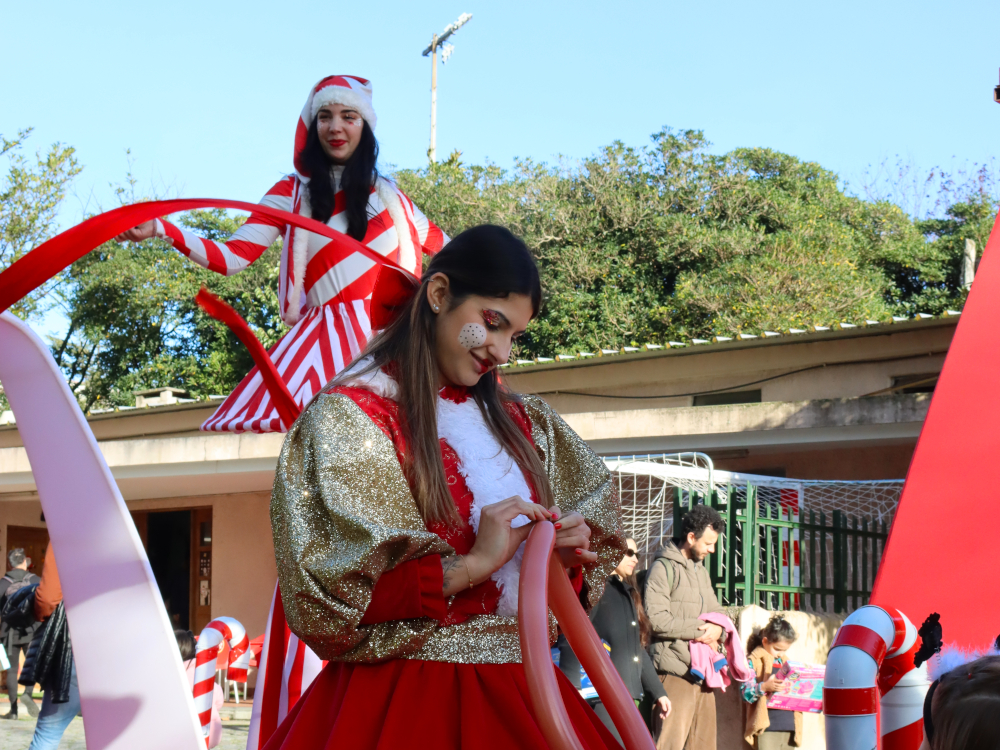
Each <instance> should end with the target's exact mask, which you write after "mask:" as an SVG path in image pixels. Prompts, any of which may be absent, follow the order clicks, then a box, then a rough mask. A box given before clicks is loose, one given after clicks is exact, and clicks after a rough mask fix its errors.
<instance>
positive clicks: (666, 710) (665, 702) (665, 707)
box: [656, 695, 671, 721]
mask: <svg viewBox="0 0 1000 750" xmlns="http://www.w3.org/2000/svg"><path fill="white" fill-rule="evenodd" d="M656 705H657V706H658V707H659V709H660V720H661V721H662V720H663V719H665V718H667V717H668V716H670V709H671V705H670V699H669V698H668V697H667V696H665V695H664V696H663V697H662V698H657V699H656Z"/></svg>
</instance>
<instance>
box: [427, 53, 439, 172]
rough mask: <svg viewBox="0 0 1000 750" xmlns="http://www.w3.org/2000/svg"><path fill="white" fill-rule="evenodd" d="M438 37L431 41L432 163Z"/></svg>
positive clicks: (433, 156) (433, 157) (431, 156)
mask: <svg viewBox="0 0 1000 750" xmlns="http://www.w3.org/2000/svg"><path fill="white" fill-rule="evenodd" d="M437 48H438V37H437V34H435V35H434V39H433V40H432V41H431V50H432V51H431V146H430V148H428V149H427V156H428V158H429V159H430V160H431V161H432V162H436V161H437V95H438V94H437V85H438V84H437V81H438V53H437Z"/></svg>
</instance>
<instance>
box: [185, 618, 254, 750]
mask: <svg viewBox="0 0 1000 750" xmlns="http://www.w3.org/2000/svg"><path fill="white" fill-rule="evenodd" d="M223 641H226V642H227V643H229V679H230V680H235V681H236V682H242V681H244V680H246V678H247V666H248V665H249V664H250V657H251V655H252V654H251V651H250V638H249V637H247V631H246V629H245V628H244V627H243V626H242V625H240V623H239V622H238V621H236V620H234V619H233V618H232V617H216V618H215V619H214V620H212V621H211V622H210V623H208V625H206V626H205V629H204V630H202V631H201V635H200V636H198V645H197V647H196V648H195V668H194V705H195V710H196V711H197V712H198V719H199V721H200V722H201V731H202V734H203V735H204V737H205V746H206V747H207V746H208V735H209V730H210V727H211V723H212V700H213V690H214V685H215V665H216V662H218V659H219V648H220V647H221V646H222V642H223Z"/></svg>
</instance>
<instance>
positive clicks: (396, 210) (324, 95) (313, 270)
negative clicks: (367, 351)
mask: <svg viewBox="0 0 1000 750" xmlns="http://www.w3.org/2000/svg"><path fill="white" fill-rule="evenodd" d="M375 123H376V117H375V110H374V109H373V107H372V85H371V83H370V82H369V81H367V80H365V79H364V78H358V77H357V76H348V75H338V76H328V77H327V78H324V79H323V80H322V81H320V82H319V83H317V84H316V85H315V86H314V87H313V88H312V89H311V90H310V91H309V97H308V99H307V100H306V104H305V107H303V109H302V114H301V116H300V117H299V121H298V124H297V127H296V130H295V157H294V164H295V172H294V173H293V174H290V175H288V176H287V177H285V178H284V179H282V180H281V181H279V182H278V183H277V184H276V185H275V186H274V187H272V188H271V189H270V190H268V191H267V195H265V196H264V198H263V199H262V200H261V203H262V204H263V205H265V206H272V207H274V208H278V209H281V210H284V211H291V212H293V213H296V214H299V215H302V216H307V217H311V218H314V219H317V220H319V221H322V222H325V223H326V224H328V225H329V226H330V227H331V228H333V229H336V230H337V231H338V232H343V233H344V234H347V235H349V236H351V237H353V238H354V239H356V240H359V241H360V242H363V243H364V244H366V245H367V246H368V247H370V248H372V249H373V250H375V251H376V252H378V253H380V254H381V255H384V256H386V257H387V258H390V259H391V260H393V261H395V262H396V263H398V264H399V265H400V266H402V267H403V268H405V269H406V270H408V271H410V272H411V273H416V274H417V275H418V276H419V275H420V267H421V259H420V256H421V253H427V254H433V253H436V252H437V251H438V250H440V249H441V247H442V245H443V244H444V243H445V242H447V239H448V238H447V237H445V235H444V234H443V233H442V232H441V230H440V229H438V228H437V227H436V226H435V225H434V224H433V223H431V222H430V221H428V219H427V217H426V216H424V214H423V213H422V212H421V211H420V209H419V208H417V207H416V206H415V205H414V204H413V202H412V201H411V200H410V199H409V198H408V197H406V195H404V194H403V192H402V191H401V190H400V189H399V188H398V187H396V185H394V184H393V183H392V182H390V181H389V180H387V179H386V178H384V177H382V176H380V175H379V174H378V171H377V169H376V160H377V157H378V143H377V141H376V140H375V134H374V129H375ZM154 236H156V237H160V238H163V239H166V240H168V241H169V242H170V243H171V244H172V245H173V246H174V247H175V248H176V249H177V250H179V251H180V252H182V253H183V254H184V255H186V256H187V257H188V258H190V259H191V260H193V261H194V262H195V263H197V264H199V265H201V266H204V267H205V268H208V269H209V270H211V271H215V272H216V273H221V274H225V275H227V276H229V275H232V274H234V273H239V272H240V271H242V270H243V269H244V268H246V267H247V266H249V265H250V264H251V263H253V262H254V261H255V260H257V259H258V258H259V257H260V256H261V255H262V254H263V252H264V251H265V250H266V249H267V248H268V247H269V246H270V245H271V244H272V243H273V242H274V241H275V240H276V239H277V238H278V237H279V236H280V237H283V240H284V242H283V245H282V252H281V271H280V275H279V288H278V298H279V300H280V303H281V318H282V320H283V321H284V322H285V323H286V324H288V325H289V326H291V327H292V329H291V330H290V331H289V332H288V333H287V334H286V335H285V336H284V337H283V338H282V339H281V341H279V342H278V343H277V344H275V346H274V347H273V348H272V349H271V350H270V352H269V353H270V356H271V359H272V360H273V361H274V363H275V365H276V366H277V368H278V372H279V373H280V375H281V377H282V379H283V380H284V382H285V384H286V385H287V386H288V390H289V392H290V393H291V394H292V396H293V398H294V399H295V401H296V402H297V403H298V404H299V406H300V407H302V406H304V405H305V404H307V403H309V401H310V399H312V397H313V395H314V394H316V393H317V392H318V391H319V389H320V388H322V387H323V386H324V385H325V384H326V383H327V382H329V381H330V380H331V379H332V378H333V376H334V375H336V374H337V373H338V372H340V370H342V369H343V368H344V366H345V365H347V364H348V363H350V361H351V360H352V359H353V358H354V357H355V356H356V355H357V354H358V352H360V351H361V349H363V348H364V345H365V343H366V342H367V340H368V337H369V335H370V333H371V325H370V322H369V317H368V316H369V309H368V306H369V299H370V297H371V292H372V287H373V285H374V283H375V277H376V275H377V273H378V267H377V266H376V265H375V263H374V262H372V261H371V260H369V259H368V258H365V257H364V256H362V255H360V254H358V253H354V254H351V255H347V256H344V255H343V254H342V253H340V252H338V251H337V248H335V246H334V244H335V243H331V242H330V241H329V240H328V239H327V238H325V237H320V236H319V235H316V234H313V233H311V232H307V231H305V230H300V229H295V228H293V227H289V226H287V225H285V224H283V223H282V222H280V221H278V220H275V219H272V218H269V217H267V216H263V215H260V214H251V215H250V217H249V218H248V219H247V221H246V223H245V224H244V225H243V226H242V227H240V229H239V230H237V232H236V233H235V234H234V235H233V236H232V237H231V238H230V239H229V241H228V242H224V243H223V242H214V241H212V240H206V239H202V238H200V237H198V236H196V235H195V234H193V233H192V232H190V231H188V230H186V229H183V228H181V227H178V226H176V225H175V224H172V223H170V222H169V221H165V220H162V219H156V220H154V221H148V222H145V223H143V224H140V225H139V226H137V227H135V228H134V229H131V230H129V231H128V232H125V233H123V234H121V235H119V238H118V239H119V240H133V241H142V240H146V239H149V238H151V237H154ZM289 427H290V425H286V424H282V421H281V419H280V417H279V416H278V412H277V410H276V409H275V407H274V403H273V402H272V400H271V398H270V396H269V394H268V392H267V389H266V388H265V387H264V382H263V380H262V379H261V376H260V373H259V372H258V370H257V368H256V367H255V368H254V369H253V370H251V371H250V373H249V374H248V375H247V376H246V377H245V378H244V379H243V381H242V382H241V383H240V384H239V385H238V386H237V387H236V389H235V390H234V391H233V392H232V393H231V394H229V397H228V398H227V399H226V400H225V401H224V402H223V403H222V405H221V406H220V407H219V408H218V409H217V410H216V412H215V413H214V414H213V415H212V416H211V417H210V418H209V419H208V420H207V421H206V422H205V424H203V425H202V429H203V430H210V431H214V432H227V431H228V432H244V431H250V432H284V431H285V430H287V429H288V428H289Z"/></svg>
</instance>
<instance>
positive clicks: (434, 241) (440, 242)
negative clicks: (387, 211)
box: [406, 198, 448, 255]
mask: <svg viewBox="0 0 1000 750" xmlns="http://www.w3.org/2000/svg"><path fill="white" fill-rule="evenodd" d="M406 202H407V203H408V204H409V207H410V209H411V211H412V212H413V226H414V228H415V229H416V230H417V237H418V238H419V240H420V247H421V248H422V249H423V251H424V253H426V254H427V255H434V253H436V252H437V251H438V250H440V249H441V248H442V247H444V246H445V245H447V244H448V235H446V234H445V233H444V232H442V231H441V229H440V228H439V227H438V226H437V224H435V223H434V222H432V221H431V220H430V219H428V218H427V217H426V216H424V212H423V211H421V210H420V209H419V208H417V206H416V204H415V203H414V202H413V201H411V200H410V199H409V198H407V199H406Z"/></svg>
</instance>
